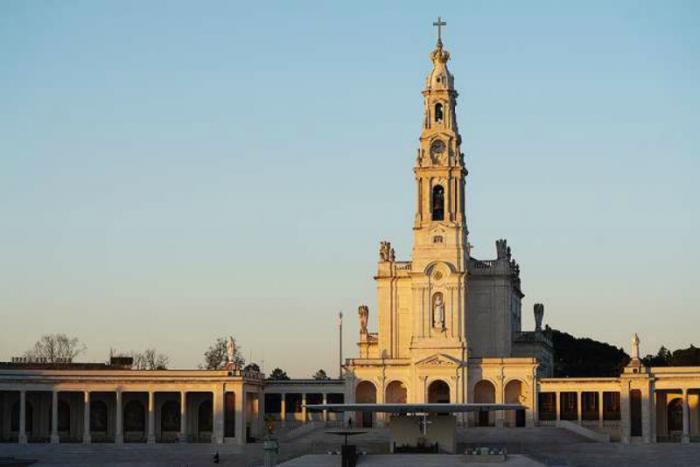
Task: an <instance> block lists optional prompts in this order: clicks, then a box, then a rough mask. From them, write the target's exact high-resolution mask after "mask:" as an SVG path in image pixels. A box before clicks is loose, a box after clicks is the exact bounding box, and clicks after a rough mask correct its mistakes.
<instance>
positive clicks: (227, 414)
mask: <svg viewBox="0 0 700 467" xmlns="http://www.w3.org/2000/svg"><path fill="white" fill-rule="evenodd" d="M443 24H444V23H441V22H440V21H438V23H437V25H438V31H440V29H439V28H440V27H441V26H442V25H443ZM449 59H450V54H449V52H448V51H447V50H446V49H445V48H444V46H443V42H442V38H441V37H440V32H438V40H437V44H436V46H435V49H434V50H433V51H432V52H431V53H430V61H431V69H430V72H429V73H428V76H427V78H426V80H425V87H424V90H423V93H422V95H423V103H424V105H423V116H422V120H423V124H422V130H421V133H420V136H419V145H418V150H417V153H416V157H415V162H414V174H415V201H414V205H415V218H414V221H413V248H412V251H411V255H410V260H409V261H400V260H397V255H396V252H395V251H394V249H393V248H392V246H391V243H390V242H388V241H383V242H381V243H380V247H379V257H378V263H377V271H376V274H375V280H376V284H377V310H376V315H377V329H376V330H370V329H369V324H368V323H369V316H370V313H371V310H370V309H369V308H368V307H367V306H364V305H362V306H360V307H359V309H358V318H359V320H360V333H359V336H358V342H357V346H358V348H357V355H356V357H354V358H349V359H347V360H345V362H344V364H343V365H342V371H343V374H342V377H341V378H339V379H331V380H308V379H292V380H285V381H272V380H269V379H265V377H264V375H263V374H261V373H259V372H257V371H245V370H243V369H241V368H238V367H237V366H236V365H235V364H234V362H233V361H229V365H228V366H227V367H226V368H224V369H222V370H154V371H144V370H133V369H131V367H130V366H129V365H124V364H123V362H119V361H111V362H110V363H108V364H87V363H70V362H62V363H60V364H56V363H53V364H48V363H45V362H29V361H24V360H21V359H18V360H15V361H12V362H0V442H11V443H28V442H48V443H67V442H82V443H86V444H87V443H91V442H95V441H99V442H111V443H115V444H122V443H128V442H133V443H139V442H143V443H158V442H200V443H201V442H206V443H215V444H220V443H238V444H245V443H248V442H254V441H256V440H259V439H261V438H262V437H263V436H265V431H266V430H267V429H268V428H269V425H271V424H272V425H275V427H276V428H277V429H278V430H280V431H284V430H287V429H290V428H291V429H293V428H295V427H299V426H304V424H307V423H309V422H314V423H317V424H334V423H335V424H341V423H342V424H348V423H352V424H355V425H359V426H363V427H367V428H370V427H381V426H382V425H383V424H384V423H385V422H386V421H387V420H386V419H385V418H384V416H385V415H386V414H372V413H357V414H353V415H351V414H347V413H346V414H344V415H340V414H337V413H331V412H330V411H328V410H323V411H321V412H314V411H311V410H308V409H307V406H309V405H318V404H324V405H325V404H331V403H353V402H357V403H375V404H388V403H393V404H402V403H446V402H449V403H457V404H460V403H474V402H476V403H479V402H481V403H496V404H500V403H512V404H518V405H519V406H520V407H522V408H521V409H518V410H514V411H508V412H506V411H498V410H495V411H484V412H470V413H468V414H466V413H465V414H460V417H461V418H460V419H459V424H460V425H461V426H463V427H469V429H471V428H473V429H478V427H482V426H495V427H512V428H518V427H525V426H537V425H556V426H559V427H562V428H565V429H569V430H572V431H575V432H576V433H578V434H579V435H581V436H585V437H587V438H590V439H592V440H595V441H600V442H609V441H622V442H626V443H628V442H632V441H641V442H651V443H653V442H657V441H677V442H683V443H687V442H690V441H697V440H700V367H664V368H655V367H653V368H649V367H646V366H644V365H643V363H642V361H641V360H640V358H639V348H638V345H639V339H638V338H637V337H636V335H635V337H634V339H633V340H632V342H631V346H630V348H629V349H628V351H629V352H630V353H631V355H632V360H631V362H630V364H629V365H628V366H627V367H626V368H625V369H624V371H623V372H622V373H621V374H620V375H619V376H616V377H597V378H596V377H591V378H557V377H554V376H553V366H554V365H553V358H554V356H553V347H552V341H551V336H550V333H549V330H548V328H547V327H546V326H545V327H544V328H543V326H542V322H543V315H544V306H543V305H542V304H536V305H535V306H534V310H533V312H534V316H535V328H534V329H533V330H523V329H522V328H521V318H522V313H523V310H522V298H523V297H524V294H523V287H522V282H521V271H520V268H519V266H518V264H517V262H516V261H515V259H514V258H513V255H512V253H511V249H510V247H509V246H508V243H507V242H506V240H502V239H499V240H495V258H493V259H477V258H475V257H473V256H472V255H471V249H470V244H469V230H468V228H467V223H466V215H465V213H466V199H467V196H466V190H467V187H468V185H467V183H466V182H467V174H468V170H467V163H466V162H467V161H466V160H465V156H464V154H463V153H462V152H461V143H462V138H461V136H460V133H459V128H458V125H457V114H456V106H457V97H458V94H457V91H456V89H455V80H454V77H453V76H452V74H451V73H450V71H449V69H448V66H447V64H448V61H449ZM416 118H417V119H418V118H419V116H416ZM407 183H408V180H407ZM406 202H407V203H408V202H411V200H409V199H407V200H406ZM632 332H633V330H630V334H632Z"/></svg>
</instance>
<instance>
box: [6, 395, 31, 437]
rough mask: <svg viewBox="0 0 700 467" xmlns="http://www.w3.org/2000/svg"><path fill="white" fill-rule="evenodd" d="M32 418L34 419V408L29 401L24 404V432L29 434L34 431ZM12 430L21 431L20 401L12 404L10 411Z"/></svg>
mask: <svg viewBox="0 0 700 467" xmlns="http://www.w3.org/2000/svg"><path fill="white" fill-rule="evenodd" d="M32 420H34V408H33V407H32V404H31V403H30V402H28V401H26V402H25V405H24V433H25V434H26V435H27V436H29V435H30V434H31V433H32V428H34V427H33V424H32ZM10 431H14V432H19V401H17V402H15V403H14V405H12V410H11V411H10Z"/></svg>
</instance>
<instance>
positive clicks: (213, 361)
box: [200, 337, 245, 370]
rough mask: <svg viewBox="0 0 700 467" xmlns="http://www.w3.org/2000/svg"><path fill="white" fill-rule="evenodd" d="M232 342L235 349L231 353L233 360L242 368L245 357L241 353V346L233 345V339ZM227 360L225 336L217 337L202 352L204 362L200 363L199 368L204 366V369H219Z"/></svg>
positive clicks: (234, 341)
mask: <svg viewBox="0 0 700 467" xmlns="http://www.w3.org/2000/svg"><path fill="white" fill-rule="evenodd" d="M233 343H234V349H235V350H234V354H233V362H234V363H235V364H236V365H238V367H239V368H242V367H243V365H245V359H244V358H243V356H242V355H241V348H240V347H239V346H237V345H235V344H236V340H235V339H234V340H233ZM227 362H228V355H227V352H226V338H225V337H219V338H218V339H216V342H214V343H213V344H212V345H210V346H209V348H208V349H207V351H206V352H204V364H203V365H200V368H204V369H205V370H221V369H222V368H224V366H225V365H226V363H227Z"/></svg>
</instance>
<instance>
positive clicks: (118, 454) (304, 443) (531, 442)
mask: <svg viewBox="0 0 700 467" xmlns="http://www.w3.org/2000/svg"><path fill="white" fill-rule="evenodd" d="M340 442H341V440H340V439H339V438H338V437H336V436H331V435H327V434H325V433H324V432H323V429H322V428H320V429H318V430H315V431H313V432H311V433H309V434H307V435H305V436H303V437H300V438H298V439H296V440H294V442H291V443H281V444H280V457H279V460H280V462H285V461H288V460H291V459H295V458H298V457H300V456H303V455H308V454H327V453H328V452H329V451H335V450H338V447H339V445H340ZM353 443H355V444H357V445H358V446H359V449H360V450H361V451H365V452H367V453H368V456H367V457H366V459H369V458H370V455H372V454H386V453H387V451H388V446H389V437H388V433H387V432H386V431H385V430H380V429H377V430H373V431H372V432H370V433H367V434H364V435H360V436H357V437H354V438H353ZM458 443H459V444H458V446H459V449H464V448H465V447H466V446H489V445H493V446H506V448H507V449H508V451H509V452H510V453H512V454H524V455H526V456H528V457H529V458H530V459H533V460H535V461H537V462H539V463H541V464H544V465H559V466H565V465H569V466H592V467H598V466H600V467H603V466H605V467H607V466H614V467H624V466H635V467H650V466H664V467H665V466H669V467H675V466H678V467H681V466H683V467H686V466H700V443H692V444H685V445H681V444H677V443H658V444H631V445H624V444H620V443H605V444H604V443H593V442H590V441H587V440H585V439H583V438H581V437H579V436H578V435H575V434H573V433H570V432H568V431H565V430H563V429H559V428H554V427H537V428H512V429H508V428H506V429H500V430H499V429H495V428H472V429H466V430H465V429H460V430H459V433H458ZM217 451H218V452H219V454H220V464H219V465H226V466H241V467H248V466H256V467H257V466H260V465H262V463H263V450H262V444H261V443H256V444H251V445H247V446H245V447H242V448H241V447H239V446H237V445H234V444H226V445H223V446H215V445H211V444H155V445H147V444H131V443H128V444H124V445H122V446H115V445H113V444H90V445H83V444H60V445H56V444H27V445H18V444H9V443H0V458H2V457H17V458H24V459H36V460H38V463H37V464H34V465H35V466H38V467H41V466H59V465H60V466H103V465H104V466H110V467H121V466H135V467H165V466H211V465H214V463H213V459H212V456H213V455H214V453H215V452H217ZM449 457H450V456H439V455H432V456H430V459H434V460H436V461H437V462H438V464H439V465H440V466H441V467H447V465H448V464H446V463H444V462H442V460H445V461H447V460H448V458H449ZM333 458H335V459H337V462H338V463H337V464H336V465H340V458H339V457H338V456H333ZM387 459H389V461H390V462H391V461H392V460H393V461H394V462H393V465H399V466H402V463H400V462H399V463H397V462H396V461H398V459H399V458H398V457H395V456H394V457H393V458H391V457H389V458H387ZM359 465H360V467H361V465H362V464H359ZM366 465H368V466H369V464H366ZM380 465H392V463H390V464H380ZM426 465H427V464H426ZM463 465H470V464H463ZM471 465H474V464H471ZM506 465H507V464H506ZM402 467H403V466H402Z"/></svg>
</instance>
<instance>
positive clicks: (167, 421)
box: [160, 399, 180, 436]
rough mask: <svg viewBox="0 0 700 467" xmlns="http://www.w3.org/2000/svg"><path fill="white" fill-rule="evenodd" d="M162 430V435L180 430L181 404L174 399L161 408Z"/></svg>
mask: <svg viewBox="0 0 700 467" xmlns="http://www.w3.org/2000/svg"><path fill="white" fill-rule="evenodd" d="M160 431H161V436H162V435H163V434H164V433H168V432H169V433H177V432H179V431H180V404H179V403H177V402H176V401H174V400H172V399H171V400H169V401H166V402H165V403H164V404H163V406H162V407H161V408H160Z"/></svg>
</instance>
